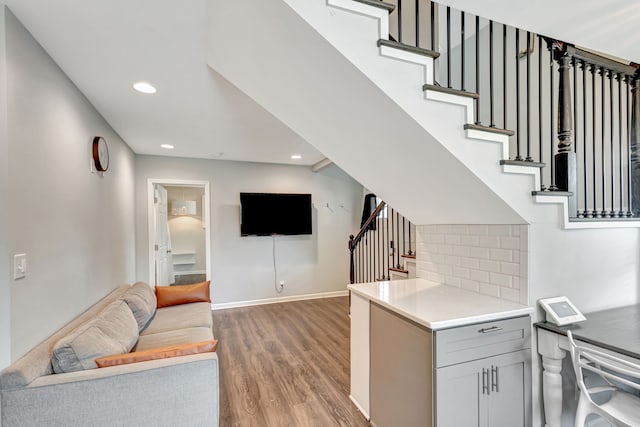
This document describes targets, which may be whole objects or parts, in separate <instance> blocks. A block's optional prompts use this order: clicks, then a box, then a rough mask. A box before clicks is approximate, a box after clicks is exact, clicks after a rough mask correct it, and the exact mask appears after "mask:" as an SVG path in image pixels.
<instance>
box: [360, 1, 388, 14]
mask: <svg viewBox="0 0 640 427" xmlns="http://www.w3.org/2000/svg"><path fill="white" fill-rule="evenodd" d="M353 1H356V2H358V3H363V4H368V5H369V6H373V7H377V8H380V9H386V10H388V11H389V13H391V12H393V11H394V10H395V8H396V6H395V5H394V4H391V3H386V2H383V1H380V0H353Z"/></svg>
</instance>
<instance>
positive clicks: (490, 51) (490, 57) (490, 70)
mask: <svg viewBox="0 0 640 427" xmlns="http://www.w3.org/2000/svg"><path fill="white" fill-rule="evenodd" d="M489 126H490V127H492V128H494V127H496V122H495V120H494V117H493V21H489Z"/></svg>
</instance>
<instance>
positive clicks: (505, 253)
mask: <svg viewBox="0 0 640 427" xmlns="http://www.w3.org/2000/svg"><path fill="white" fill-rule="evenodd" d="M490 252H491V259H493V260H496V261H509V262H511V261H512V260H513V254H512V251H510V250H507V249H491V251H490Z"/></svg>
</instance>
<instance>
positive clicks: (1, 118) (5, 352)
mask: <svg viewBox="0 0 640 427" xmlns="http://www.w3.org/2000/svg"><path fill="white" fill-rule="evenodd" d="M5 10H6V9H5V8H4V7H0V271H1V272H2V274H0V369H2V368H4V367H5V366H7V365H8V364H9V363H10V361H11V323H10V319H11V294H10V292H9V236H8V235H9V229H8V226H7V221H8V215H7V200H8V195H7V193H8V188H9V187H8V186H9V160H8V154H9V149H8V140H7V63H6V43H5V41H6V37H5Z"/></svg>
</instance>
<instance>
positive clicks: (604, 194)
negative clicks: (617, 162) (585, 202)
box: [599, 67, 607, 218]
mask: <svg viewBox="0 0 640 427" xmlns="http://www.w3.org/2000/svg"><path fill="white" fill-rule="evenodd" d="M606 72H607V71H606V70H605V69H604V67H600V110H601V112H602V114H601V116H602V117H601V122H600V124H601V125H600V134H601V135H602V137H601V139H600V149H601V151H600V155H601V156H602V159H601V162H600V163H601V165H600V166H601V167H602V170H601V173H602V210H601V211H600V215H599V217H600V218H604V217H605V216H607V210H606V209H605V207H606V199H607V192H606V186H605V173H606V169H605V162H604V136H605V135H604V133H605V129H604V120H605V117H604V116H605V105H604V103H605V100H604V78H605V76H606Z"/></svg>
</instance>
